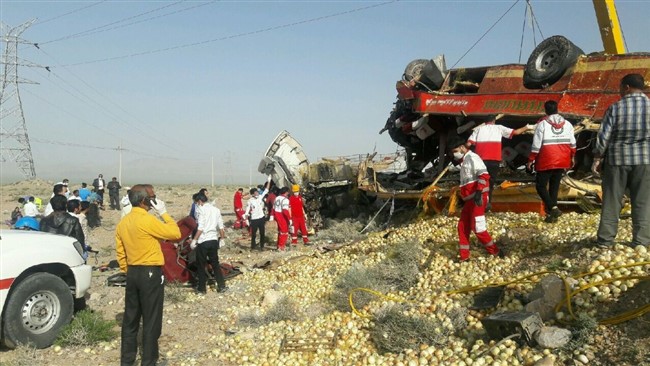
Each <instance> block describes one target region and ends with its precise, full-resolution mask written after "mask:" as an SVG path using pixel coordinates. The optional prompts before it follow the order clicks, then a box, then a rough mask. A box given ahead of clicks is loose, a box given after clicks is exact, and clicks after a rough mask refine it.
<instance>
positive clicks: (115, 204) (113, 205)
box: [108, 192, 120, 210]
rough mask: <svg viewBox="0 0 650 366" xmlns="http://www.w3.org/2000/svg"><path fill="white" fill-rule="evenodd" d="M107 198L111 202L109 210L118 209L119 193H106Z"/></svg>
mask: <svg viewBox="0 0 650 366" xmlns="http://www.w3.org/2000/svg"><path fill="white" fill-rule="evenodd" d="M108 197H109V198H110V201H111V208H114V209H116V210H119V209H120V195H119V193H117V192H116V193H111V192H109V193H108Z"/></svg>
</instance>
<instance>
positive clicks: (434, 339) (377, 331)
mask: <svg viewBox="0 0 650 366" xmlns="http://www.w3.org/2000/svg"><path fill="white" fill-rule="evenodd" d="M450 335H451V332H450V331H448V330H446V329H445V328H444V327H443V326H442V322H440V321H439V320H434V319H430V318H425V317H419V316H418V317H416V316H409V315H405V314H404V307H403V306H390V307H387V308H385V309H382V310H380V311H378V313H377V315H376V317H375V326H374V327H373V328H372V329H371V330H370V339H371V340H372V342H373V343H374V344H375V347H377V350H378V351H379V352H381V353H386V352H392V353H401V352H403V351H404V350H406V349H418V347H419V346H420V345H421V344H427V345H442V344H445V343H446V341H447V338H448V337H449V336H450Z"/></svg>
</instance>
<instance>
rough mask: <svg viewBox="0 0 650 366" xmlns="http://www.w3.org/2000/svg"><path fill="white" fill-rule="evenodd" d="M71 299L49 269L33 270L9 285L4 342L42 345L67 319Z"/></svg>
mask: <svg viewBox="0 0 650 366" xmlns="http://www.w3.org/2000/svg"><path fill="white" fill-rule="evenodd" d="M73 309H74V303H73V300H72V293H71V292H70V288H69V287H68V285H67V284H66V283H65V282H63V280H62V279H61V278H59V277H57V276H55V275H53V274H50V273H34V274H32V275H30V276H29V277H27V278H25V279H24V280H23V281H21V282H20V283H19V284H18V285H17V286H16V287H15V288H14V289H12V291H11V293H10V295H9V300H8V301H7V306H6V308H5V314H4V326H3V336H4V341H5V345H6V346H7V347H9V348H16V347H17V346H18V345H20V344H31V345H33V346H34V347H36V348H45V347H48V346H50V345H52V343H54V340H55V339H56V337H57V336H58V335H59V332H60V331H61V328H62V327H63V326H65V325H66V324H68V323H70V320H71V319H72V312H73Z"/></svg>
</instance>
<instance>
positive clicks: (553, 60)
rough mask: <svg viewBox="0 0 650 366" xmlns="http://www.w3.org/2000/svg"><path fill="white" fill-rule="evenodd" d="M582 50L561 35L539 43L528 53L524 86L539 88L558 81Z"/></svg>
mask: <svg viewBox="0 0 650 366" xmlns="http://www.w3.org/2000/svg"><path fill="white" fill-rule="evenodd" d="M583 54H584V52H582V50H581V49H580V48H579V47H578V46H576V45H574V44H573V43H571V41H569V40H568V39H566V38H565V37H563V36H553V37H549V38H547V39H545V40H544V41H542V43H540V44H539V45H538V46H537V47H535V49H534V50H533V53H531V54H530V57H529V58H528V62H527V63H526V68H525V69H524V86H525V87H526V88H528V89H541V88H544V87H546V86H549V85H552V84H553V83H555V82H556V81H558V80H559V79H560V78H561V77H562V75H564V72H565V71H566V70H567V69H568V68H569V67H571V66H573V64H575V62H576V60H577V59H578V57H580V55H583Z"/></svg>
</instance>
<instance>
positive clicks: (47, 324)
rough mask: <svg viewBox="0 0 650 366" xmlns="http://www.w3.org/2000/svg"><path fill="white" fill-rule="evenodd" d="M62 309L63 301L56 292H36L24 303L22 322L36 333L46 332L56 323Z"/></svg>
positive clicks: (26, 327)
mask: <svg viewBox="0 0 650 366" xmlns="http://www.w3.org/2000/svg"><path fill="white" fill-rule="evenodd" d="M60 311H61V302H60V301H59V298H58V297H57V296H56V295H54V293H52V292H50V291H39V292H36V293H34V294H33V295H32V296H30V297H29V298H28V299H27V300H26V301H25V303H24V304H23V309H22V314H21V317H22V319H21V320H22V324H23V326H24V327H25V329H28V330H29V331H30V332H32V333H34V334H41V333H45V332H47V331H48V330H50V329H52V327H53V326H54V324H56V321H57V319H58V317H59V313H60Z"/></svg>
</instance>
